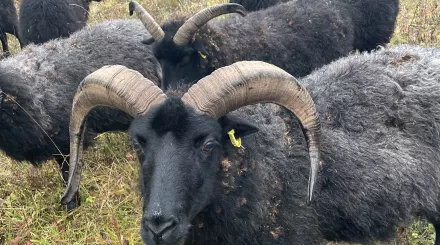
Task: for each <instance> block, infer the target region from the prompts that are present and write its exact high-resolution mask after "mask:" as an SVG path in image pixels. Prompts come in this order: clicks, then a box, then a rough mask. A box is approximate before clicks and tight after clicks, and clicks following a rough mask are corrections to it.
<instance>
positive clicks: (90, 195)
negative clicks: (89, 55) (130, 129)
mask: <svg viewBox="0 0 440 245" xmlns="http://www.w3.org/2000/svg"><path fill="white" fill-rule="evenodd" d="M225 1H226V0H208V1H201V0H193V1H191V0H179V1H176V0H149V1H147V0H139V2H140V3H141V4H142V5H143V6H145V7H146V8H147V9H148V10H149V11H150V13H151V14H152V15H153V16H154V17H155V18H156V19H157V21H158V22H163V21H164V20H166V19H167V18H169V17H172V16H178V15H182V14H185V13H193V12H195V11H197V10H200V9H201V8H203V7H206V6H209V5H212V4H216V3H221V2H225ZM17 2H18V1H17ZM436 2H437V5H438V1H437V0H414V1H411V0H401V11H400V14H399V17H398V24H397V27H396V33H395V35H394V37H393V39H392V43H393V44H397V43H416V44H421V45H437V46H439V45H440V30H439V28H438V27H439V26H440V18H439V17H440V16H439V15H440V7H438V6H436V5H435V3H436ZM115 18H130V17H129V16H128V7H127V1H125V0H123V1H122V0H103V1H102V2H101V3H94V4H92V7H91V10H90V23H96V22H100V21H103V20H105V19H115ZM10 43H11V47H12V52H13V53H17V52H19V50H18V49H19V46H18V43H17V41H16V40H15V39H14V38H13V37H10ZM127 142H128V139H127V135H126V134H125V133H106V134H102V135H100V136H99V137H97V142H96V145H95V146H94V147H91V148H89V149H88V150H87V151H86V156H85V161H84V164H83V165H84V169H83V173H82V176H83V178H82V183H81V195H82V200H83V205H82V206H81V207H80V208H78V209H76V210H75V211H74V212H72V213H67V212H66V211H65V209H64V207H63V206H60V205H59V204H58V203H59V198H60V195H61V194H62V193H63V191H64V183H63V181H62V178H61V176H60V174H59V172H58V165H57V164H56V162H54V161H49V162H47V163H44V164H43V165H42V167H40V168H35V167H32V166H31V165H30V164H28V163H26V162H15V161H13V160H11V159H9V158H8V157H6V156H4V155H3V154H2V153H0V166H1V170H0V244H13V245H15V244H30V243H32V244H121V245H126V244H141V240H140V236H139V222H140V221H139V220H140V217H141V210H140V207H141V199H140V196H139V194H138V191H137V190H138V187H137V185H138V181H137V180H138V163H137V161H136V158H135V157H133V156H134V151H133V150H132V149H131V147H130V146H128V144H127ZM433 241H434V229H433V227H432V225H429V224H427V222H425V221H418V222H415V223H414V224H412V225H411V226H409V227H405V228H403V227H400V228H396V239H395V241H392V242H388V243H379V242H378V243H376V244H382V245H384V244H389V245H391V244H411V245H425V244H433ZM29 242H30V243H29ZM328 244H335V243H328ZM339 245H341V244H339Z"/></svg>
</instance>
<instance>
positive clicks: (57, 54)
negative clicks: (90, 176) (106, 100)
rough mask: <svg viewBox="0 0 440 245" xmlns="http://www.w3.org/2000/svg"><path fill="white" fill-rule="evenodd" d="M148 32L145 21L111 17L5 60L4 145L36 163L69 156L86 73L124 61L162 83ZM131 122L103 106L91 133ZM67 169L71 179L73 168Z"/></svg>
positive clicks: (0, 134) (1, 65) (0, 144)
mask: <svg viewBox="0 0 440 245" xmlns="http://www.w3.org/2000/svg"><path fill="white" fill-rule="evenodd" d="M148 35H149V33H148V32H147V31H146V30H145V28H144V27H143V25H142V24H141V22H140V21H137V20H136V21H135V20H114V21H107V22H103V23H101V24H97V25H93V26H91V27H89V28H85V29H83V30H81V31H79V32H77V33H75V34H73V35H72V36H71V37H70V38H67V39H58V40H53V41H50V42H47V43H45V44H43V45H29V46H28V47H26V48H25V49H23V50H22V51H21V52H20V53H18V54H17V55H15V56H13V57H10V58H8V59H5V60H2V61H0V90H1V91H3V92H4V93H6V94H8V95H9V96H5V95H4V94H3V95H2V99H1V102H0V149H1V150H3V151H4V152H5V153H6V154H7V155H8V156H9V157H12V158H13V159H16V160H20V161H22V160H27V161H30V162H31V163H33V164H37V163H40V162H42V161H45V160H47V159H51V158H53V157H54V155H59V154H60V153H62V154H64V155H68V154H69V134H68V133H69V132H68V126H69V116H70V113H69V111H70V108H71V104H72V98H73V95H74V94H75V91H76V88H77V87H78V84H79V83H80V82H81V80H82V79H83V78H84V77H86V76H87V75H88V74H90V73H91V72H93V71H95V70H97V69H99V68H100V67H102V66H104V65H110V64H124V65H126V66H128V67H131V68H133V69H136V70H138V71H139V72H141V73H142V74H144V75H145V76H147V77H148V78H150V79H151V80H152V81H154V82H157V83H158V84H159V81H160V79H159V78H160V75H161V71H160V66H159V65H158V63H157V60H156V59H155V58H154V56H153V55H152V53H151V51H150V49H149V48H148V47H146V46H145V45H143V44H142V43H141V40H142V38H145V37H147V36H148ZM15 101H16V102H18V104H19V105H20V106H19V105H18V104H16V103H15ZM21 107H22V108H23V109H25V110H26V112H25V111H24V110H23V109H22V108H21ZM27 113H29V115H28V114H27ZM30 116H32V118H31V117H30ZM33 120H35V121H33ZM130 122H131V118H130V117H128V116H126V114H125V113H119V112H115V111H112V110H99V111H96V112H94V114H93V116H92V117H91V118H90V120H89V123H88V128H89V129H90V131H89V134H90V135H93V133H99V132H105V131H110V130H126V129H128V126H129V123H130ZM40 126H41V127H42V129H43V130H44V131H45V132H47V133H48V135H49V136H50V137H51V138H49V137H48V135H46V134H45V132H44V131H43V130H42V129H41V128H40ZM52 141H53V142H54V143H55V144H56V146H55V145H54V143H53V142H52ZM57 147H58V149H57ZM60 151H61V152H60ZM58 158H59V159H57V160H58V162H59V163H60V165H61V163H62V162H63V159H62V157H61V156H58ZM62 167H63V169H62V170H63V175H64V177H66V178H67V172H66V171H67V169H68V166H62Z"/></svg>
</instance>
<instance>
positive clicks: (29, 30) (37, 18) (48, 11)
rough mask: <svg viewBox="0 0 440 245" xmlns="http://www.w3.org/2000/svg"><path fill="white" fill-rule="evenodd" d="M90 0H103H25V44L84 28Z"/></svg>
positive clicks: (22, 8) (22, 32) (22, 17)
mask: <svg viewBox="0 0 440 245" xmlns="http://www.w3.org/2000/svg"><path fill="white" fill-rule="evenodd" d="M91 1H97V2H100V1H101V0H22V2H21V5H20V24H19V29H20V38H21V39H22V42H23V45H28V44H29V43H35V44H39V43H45V42H47V41H49V40H51V39H55V38H59V37H68V36H69V35H70V34H72V33H73V32H75V31H77V30H79V29H81V28H83V27H84V26H85V25H86V23H87V19H88V15H89V4H90V2H91Z"/></svg>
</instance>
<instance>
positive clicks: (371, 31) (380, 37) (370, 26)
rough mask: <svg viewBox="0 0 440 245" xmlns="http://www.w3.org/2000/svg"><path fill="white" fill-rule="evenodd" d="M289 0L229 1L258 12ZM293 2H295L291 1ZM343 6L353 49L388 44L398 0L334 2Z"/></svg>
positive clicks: (361, 49)
mask: <svg viewBox="0 0 440 245" xmlns="http://www.w3.org/2000/svg"><path fill="white" fill-rule="evenodd" d="M287 1H289V0H231V1H230V2H231V3H238V4H241V5H243V7H244V8H245V9H246V10H248V11H258V10H261V9H265V8H268V7H272V6H274V5H276V4H279V3H280V2H287ZM291 1H295V0H291ZM336 1H339V2H341V3H343V4H345V8H346V9H347V10H348V12H349V13H350V16H351V18H352V20H353V23H354V26H355V27H356V28H354V36H355V37H354V46H353V47H354V48H355V49H358V50H359V51H371V50H374V49H376V48H377V46H379V45H385V44H387V43H389V42H390V39H391V36H392V35H393V32H394V26H395V23H396V18H397V14H398V13H399V0H360V1H352V0H336Z"/></svg>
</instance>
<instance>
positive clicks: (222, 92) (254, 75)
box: [182, 61, 321, 202]
mask: <svg viewBox="0 0 440 245" xmlns="http://www.w3.org/2000/svg"><path fill="white" fill-rule="evenodd" d="M182 100H183V101H184V103H186V104H188V105H190V106H192V107H194V108H195V109H196V110H198V111H199V112H201V113H203V114H208V115H210V116H211V117H213V118H216V119H218V118H220V117H222V116H224V115H226V114H227V113H228V112H230V111H233V110H235V109H238V108H240V107H242V106H246V105H251V104H256V103H263V102H271V103H275V104H278V105H281V106H284V107H285V108H287V109H289V110H290V111H291V112H292V113H294V114H295V116H296V117H298V119H299V120H300V122H301V124H302V126H303V128H304V130H303V132H304V131H305V134H306V139H307V143H308V149H309V156H310V165H311V166H310V175H309V185H308V193H307V200H308V202H310V201H311V200H312V195H313V189H314V186H315V182H316V178H317V174H318V169H319V165H320V159H321V157H320V131H319V129H320V125H319V119H318V114H317V112H316V108H315V105H314V103H313V100H312V97H311V96H310V95H309V93H308V92H307V90H306V89H305V88H304V87H302V86H301V85H300V84H299V83H298V81H297V80H296V79H295V78H294V77H293V76H292V75H290V74H289V73H287V72H285V71H284V70H282V69H280V68H278V67H276V66H274V65H270V64H268V63H264V62H261V61H242V62H237V63H235V64H233V65H230V66H226V67H223V68H220V69H218V70H216V71H214V72H213V73H212V74H211V75H209V76H207V77H205V78H203V79H202V80H200V81H198V82H197V83H196V84H194V85H193V86H192V87H191V88H190V89H189V90H188V92H187V93H185V94H184V95H183V97H182Z"/></svg>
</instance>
